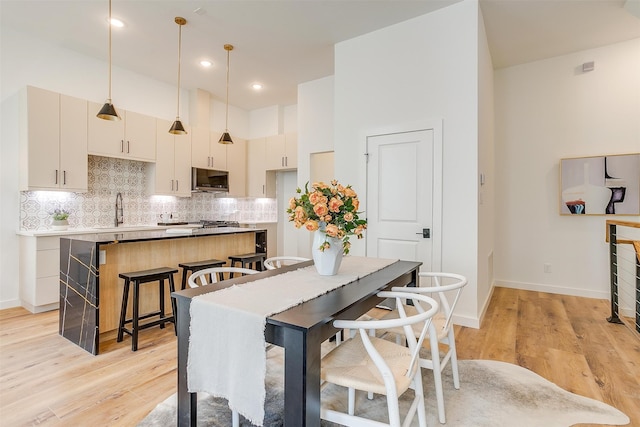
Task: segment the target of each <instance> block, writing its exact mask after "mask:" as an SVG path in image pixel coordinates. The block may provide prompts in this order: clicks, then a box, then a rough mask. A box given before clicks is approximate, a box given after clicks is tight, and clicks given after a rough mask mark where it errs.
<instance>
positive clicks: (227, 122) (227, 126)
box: [224, 45, 233, 132]
mask: <svg viewBox="0 0 640 427" xmlns="http://www.w3.org/2000/svg"><path fill="white" fill-rule="evenodd" d="M224 48H225V49H226V50H227V106H226V117H225V120H224V130H225V132H229V52H231V49H233V46H230V45H225V46H224Z"/></svg>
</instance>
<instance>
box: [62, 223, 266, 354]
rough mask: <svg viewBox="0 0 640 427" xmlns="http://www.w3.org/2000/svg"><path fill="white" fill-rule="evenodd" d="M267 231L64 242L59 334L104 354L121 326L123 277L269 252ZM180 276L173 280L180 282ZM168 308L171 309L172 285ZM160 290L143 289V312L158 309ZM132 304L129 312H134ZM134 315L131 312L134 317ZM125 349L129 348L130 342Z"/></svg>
mask: <svg viewBox="0 0 640 427" xmlns="http://www.w3.org/2000/svg"><path fill="white" fill-rule="evenodd" d="M266 242H267V232H266V230H259V229H258V230H256V229H247V228H235V227H225V228H218V229H216V228H210V229H195V230H193V233H192V234H172V233H167V232H166V231H164V230H154V231H135V232H123V233H96V234H83V235H75V236H69V237H62V238H60V322H59V333H60V335H62V336H63V337H65V338H67V339H68V340H69V341H71V342H73V343H74V344H77V345H79V346H80V347H82V348H83V349H85V350H86V351H88V352H90V353H92V354H96V355H97V354H98V353H99V352H100V335H101V334H105V333H109V332H111V333H112V331H114V330H117V328H118V319H119V316H120V305H121V302H122V293H123V285H122V280H121V279H119V278H118V274H119V273H125V272H132V271H139V270H146V269H151V268H157V267H172V268H178V264H180V263H183V262H189V261H199V260H203V259H212V258H216V259H220V260H227V259H228V257H229V256H230V255H236V254H241V253H247V252H265V253H266V252H267V247H266ZM179 274H181V271H180V272H179V273H177V275H175V277H174V282H175V283H176V284H180V282H181V277H178V275H179ZM165 286H167V288H166V290H165V295H166V296H165V307H167V310H169V309H170V307H171V301H170V298H171V297H170V295H169V289H168V285H167V284H166V283H165ZM158 299H159V295H158V287H157V286H148V287H145V288H144V290H143V291H141V295H140V313H147V312H151V311H155V310H157V307H158ZM131 305H132V304H131V303H130V304H129V311H131ZM130 315H131V313H130V312H129V313H128V317H130ZM125 345H126V344H125Z"/></svg>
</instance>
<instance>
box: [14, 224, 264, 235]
mask: <svg viewBox="0 0 640 427" xmlns="http://www.w3.org/2000/svg"><path fill="white" fill-rule="evenodd" d="M242 224H245V223H242ZM250 224H258V225H259V223H250ZM168 229H193V233H192V234H188V233H167V232H166V230H168ZM225 229H233V230H235V232H236V233H237V232H247V231H253V230H256V229H259V228H252V229H247V228H238V227H218V228H202V225H201V224H187V225H171V226H167V225H134V226H124V227H104V228H68V229H67V230H18V231H16V234H18V235H20V236H29V237H48V236H60V237H67V236H72V238H76V237H75V236H77V235H93V234H111V235H113V234H124V233H126V234H128V233H132V232H149V233H151V232H159V233H160V234H161V235H162V234H164V238H174V237H186V236H203V235H209V234H225V233H229V231H227V232H224V231H221V230H225ZM202 230H208V231H211V230H217V232H216V233H203V232H201V231H202Z"/></svg>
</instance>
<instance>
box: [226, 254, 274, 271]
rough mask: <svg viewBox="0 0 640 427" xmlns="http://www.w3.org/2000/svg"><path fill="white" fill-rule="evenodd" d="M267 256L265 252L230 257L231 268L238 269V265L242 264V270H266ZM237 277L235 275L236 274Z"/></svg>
mask: <svg viewBox="0 0 640 427" xmlns="http://www.w3.org/2000/svg"><path fill="white" fill-rule="evenodd" d="M266 257H267V254H265V253H264V252H255V253H252V254H242V255H232V256H230V257H229V266H231V267H237V266H236V263H237V262H239V263H240V267H242V268H251V269H253V270H257V271H262V270H264V260H265V258H266ZM234 277H235V274H234Z"/></svg>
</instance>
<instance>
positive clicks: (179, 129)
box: [169, 16, 187, 135]
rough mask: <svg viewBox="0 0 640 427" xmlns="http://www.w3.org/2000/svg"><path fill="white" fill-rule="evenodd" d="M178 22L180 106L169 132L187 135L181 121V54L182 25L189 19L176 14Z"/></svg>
mask: <svg viewBox="0 0 640 427" xmlns="http://www.w3.org/2000/svg"><path fill="white" fill-rule="evenodd" d="M175 21H176V24H178V106H177V111H176V121H175V122H173V125H171V129H169V133H172V134H174V135H186V134H187V131H186V130H184V126H182V122H181V121H180V54H181V53H182V26H183V25H184V24H186V23H187V20H186V19H184V18H181V17H179V16H176V18H175Z"/></svg>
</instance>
